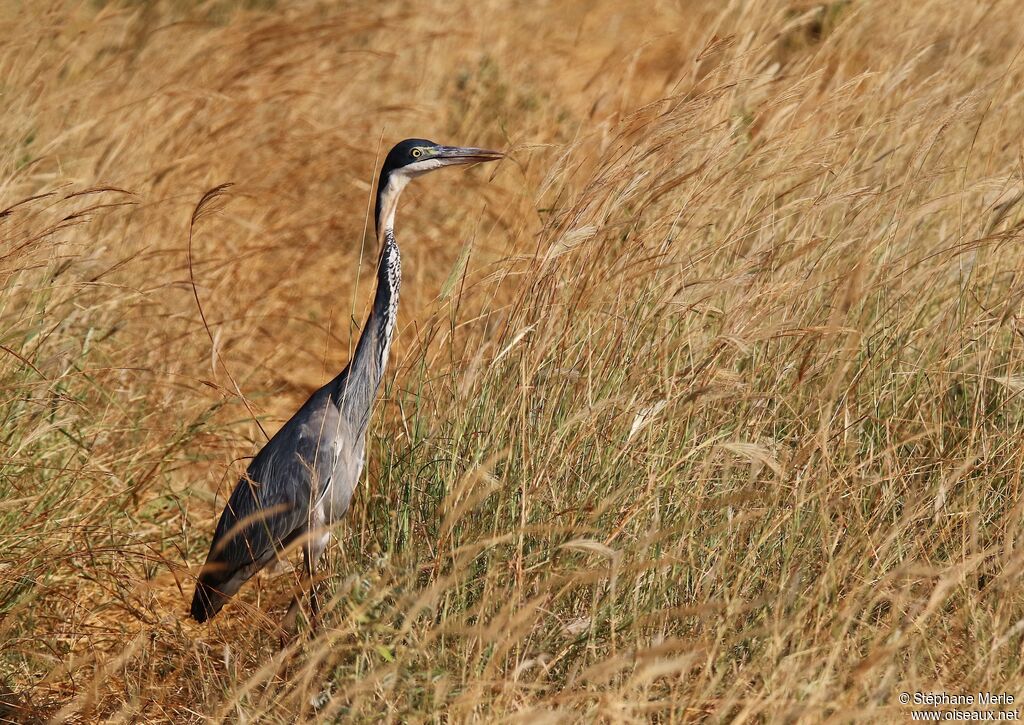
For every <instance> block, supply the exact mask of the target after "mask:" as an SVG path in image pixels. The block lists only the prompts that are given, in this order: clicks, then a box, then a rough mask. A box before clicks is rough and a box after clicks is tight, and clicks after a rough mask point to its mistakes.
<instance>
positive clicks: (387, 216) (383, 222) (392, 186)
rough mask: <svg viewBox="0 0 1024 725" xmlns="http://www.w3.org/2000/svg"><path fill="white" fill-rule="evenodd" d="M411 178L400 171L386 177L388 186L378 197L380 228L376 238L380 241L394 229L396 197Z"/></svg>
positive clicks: (396, 207) (396, 206)
mask: <svg viewBox="0 0 1024 725" xmlns="http://www.w3.org/2000/svg"><path fill="white" fill-rule="evenodd" d="M411 178H412V177H411V176H409V175H408V174H406V173H403V172H402V171H401V170H399V171H395V172H394V173H392V174H391V175H390V176H389V177H388V184H387V186H385V187H384V191H383V192H381V195H380V227H379V228H378V229H377V236H378V238H379V239H380V241H383V240H384V237H385V236H386V234H387V232H390V231H391V230H393V229H394V228H395V210H396V209H398V197H399V196H401V195H402V190H403V189H404V188H405V185H406V184H408V183H409V181H410V179H411Z"/></svg>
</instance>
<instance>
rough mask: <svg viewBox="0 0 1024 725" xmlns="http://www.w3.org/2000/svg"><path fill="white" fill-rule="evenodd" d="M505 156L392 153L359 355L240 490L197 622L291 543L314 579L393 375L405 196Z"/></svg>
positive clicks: (228, 509)
mask: <svg viewBox="0 0 1024 725" xmlns="http://www.w3.org/2000/svg"><path fill="white" fill-rule="evenodd" d="M435 149H436V150H435ZM456 152H458V154H461V155H457V153H456ZM445 154H447V155H445ZM424 157H426V158H424ZM499 157H500V154H497V153H495V152H486V151H483V150H481V149H458V148H451V147H444V146H437V145H436V144H432V143H431V142H429V141H422V140H419V139H410V140H408V141H403V142H402V143H400V144H398V145H397V146H396V147H395V148H394V149H392V151H391V153H390V154H389V155H388V158H387V159H386V160H385V164H384V167H383V169H382V171H381V177H380V180H379V182H378V196H377V208H376V228H377V234H378V239H379V241H380V243H381V253H380V258H379V260H378V265H377V287H376V292H375V294H374V299H373V307H372V309H371V311H370V314H369V317H368V318H367V320H366V324H365V325H364V327H363V331H362V334H361V335H360V338H359V342H358V344H357V345H356V349H355V352H354V353H353V355H352V359H351V361H350V362H349V364H348V366H346V368H345V369H344V370H343V371H342V373H341V374H340V375H338V376H337V377H336V378H335V379H334V380H332V381H330V382H329V383H327V384H326V385H324V386H323V387H322V388H320V389H319V390H317V391H316V392H315V393H313V395H311V396H310V398H309V399H308V400H307V401H306V402H305V404H304V405H303V406H302V407H301V408H300V409H299V410H298V412H296V413H295V415H293V416H292V417H291V418H290V419H289V420H288V421H287V422H286V423H285V424H284V425H283V426H282V427H281V429H280V430H278V432H277V433H276V434H275V435H274V436H273V437H272V438H271V439H270V441H268V442H267V444H266V445H265V446H264V447H263V448H262V450H260V452H259V453H258V454H257V455H256V457H255V458H254V459H253V460H252V462H251V463H250V464H249V467H248V469H247V470H246V473H245V475H243V476H242V477H241V479H240V480H239V481H238V483H237V484H236V486H235V488H234V490H233V491H232V493H231V497H230V498H229V499H228V502H227V504H226V505H225V507H224V512H223V513H222V514H221V518H220V521H219V522H218V524H217V529H216V532H215V533H214V536H213V542H212V543H211V545H210V553H209V555H208V556H207V559H206V564H205V565H204V566H203V570H202V572H201V573H200V575H199V578H198V581H197V583H196V591H195V595H194V597H193V599H192V610H191V614H192V616H193V618H195V619H196V620H198V621H200V622H203V621H206V620H207V619H209V618H210V617H212V616H213V615H214V614H216V613H217V612H218V611H219V610H220V609H221V607H222V606H223V605H224V603H225V602H226V601H227V600H228V599H229V598H230V597H231V596H233V595H234V594H235V592H237V591H238V589H239V587H241V586H242V584H244V583H245V582H246V581H247V580H249V579H250V578H251V577H252V576H253V575H254V574H256V573H257V572H258V571H259V570H260V569H262V568H263V567H265V566H267V565H268V564H270V563H271V562H272V561H274V560H275V559H276V558H277V556H278V555H279V554H280V552H281V551H282V550H284V549H285V548H287V547H289V546H290V545H292V544H293V543H301V546H302V549H303V552H304V555H305V565H306V570H307V574H308V575H310V576H311V575H312V573H313V570H314V568H315V566H316V563H317V561H318V560H319V558H320V556H321V555H322V554H323V551H324V549H325V548H326V547H327V544H328V542H329V541H330V530H331V526H332V525H333V524H335V523H336V522H337V521H338V520H340V519H341V518H342V517H343V516H344V515H345V513H346V512H347V511H348V508H349V505H350V503H351V501H352V494H353V492H354V490H355V487H356V484H357V482H358V481H359V477H360V475H361V474H362V470H363V464H364V461H365V458H366V430H367V427H368V425H369V422H370V417H371V414H372V412H373V405H374V401H375V399H376V397H377V393H378V391H379V389H380V384H381V380H382V379H383V376H384V372H385V369H386V367H387V361H388V354H389V351H390V346H391V339H392V336H393V334H394V329H395V322H396V319H397V315H398V296H399V287H400V286H401V274H402V273H401V254H400V252H399V249H398V244H397V242H396V241H395V236H394V233H393V222H394V216H395V208H396V204H397V200H398V196H399V194H400V193H401V191H402V189H403V188H404V187H405V185H406V183H408V181H409V180H410V179H411V178H413V177H415V176H418V175H420V174H422V173H426V172H427V171H430V170H433V169H435V168H440V167H441V166H444V165H448V164H450V163H469V162H472V161H485V160H492V159H495V158H499ZM442 161H444V163H442ZM297 605H298V599H296V600H295V601H293V603H292V608H290V609H289V613H288V615H287V616H286V620H289V619H292V620H293V618H294V612H295V610H296V608H297Z"/></svg>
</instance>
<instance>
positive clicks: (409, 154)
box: [381, 138, 504, 178]
mask: <svg viewBox="0 0 1024 725" xmlns="http://www.w3.org/2000/svg"><path fill="white" fill-rule="evenodd" d="M503 156H504V154H502V153H499V152H498V151H488V150H487V149H478V148H472V147H469V146H442V145H441V144H438V143H434V142H433V141H427V140H426V139H422V138H407V139H406V140H405V141H401V142H399V143H398V144H396V145H395V147H394V148H393V149H391V151H390V152H389V153H388V155H387V158H385V159H384V166H383V168H382V169H381V175H382V176H384V175H388V176H391V175H394V174H400V175H403V176H408V177H409V178H414V177H416V176H420V175H422V174H425V173H427V172H428V171H434V170H435V169H443V168H444V167H445V166H455V165H456V164H476V163H480V162H482V161H497V160H498V159H500V158H502V157H503Z"/></svg>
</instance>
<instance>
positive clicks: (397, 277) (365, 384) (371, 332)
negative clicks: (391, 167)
mask: <svg viewBox="0 0 1024 725" xmlns="http://www.w3.org/2000/svg"><path fill="white" fill-rule="evenodd" d="M382 237H383V245H382V247H381V253H380V258H379V260H378V263H377V289H376V292H375V293H374V296H373V308H372V309H371V310H370V315H369V317H367V318H366V324H365V325H363V332H362V334H361V335H360V336H359V342H358V343H357V344H356V350H355V353H354V354H353V355H352V360H351V361H350V362H349V365H348V367H347V368H345V371H344V372H342V374H341V375H339V376H338V378H336V379H335V381H334V390H333V391H332V397H334V398H335V400H336V402H337V403H338V404H339V405H340V406H341V407H342V408H343V410H344V413H345V417H346V418H347V419H348V420H350V421H352V422H353V423H354V424H355V426H356V433H357V434H362V433H363V432H365V431H366V427H367V425H368V424H369V422H370V414H371V413H372V412H373V402H374V400H375V399H376V396H377V391H378V390H379V389H380V383H381V380H382V379H383V378H384V371H385V369H386V368H387V363H388V355H389V353H390V351H391V339H392V337H393V336H394V331H395V322H396V320H397V319H398V293H399V288H400V287H401V284H402V257H401V254H400V252H399V249H398V243H397V242H396V241H395V235H394V233H393V232H392V230H391V229H390V228H386V229H385V230H384V233H383V235H382Z"/></svg>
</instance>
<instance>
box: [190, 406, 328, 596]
mask: <svg viewBox="0 0 1024 725" xmlns="http://www.w3.org/2000/svg"><path fill="white" fill-rule="evenodd" d="M339 433H340V430H339V427H338V411H337V408H336V407H335V406H334V405H333V404H332V402H331V401H330V397H329V395H328V394H327V393H326V391H323V390H321V391H318V392H317V393H315V394H314V395H313V397H311V398H310V399H309V401H307V403H306V404H305V405H304V406H302V408H301V409H300V410H299V411H298V412H297V413H296V414H295V415H294V416H293V417H292V418H291V419H290V420H289V421H288V422H287V423H285V424H284V426H282V427H281V430H279V431H278V432H277V434H276V435H275V436H274V437H273V438H271V439H270V441H268V442H267V444H266V445H265V446H264V447H263V449H262V450H260V452H259V453H258V454H257V455H256V458H254V459H253V461H252V463H251V464H249V468H248V470H247V471H246V472H245V475H243V476H242V477H241V479H239V481H238V484H237V485H236V486H235V490H234V491H232V493H231V497H230V498H229V499H228V502H227V505H225V507H224V513H222V514H221V517H220V521H219V522H218V523H217V531H216V533H215V534H214V536H213V542H212V544H211V545H210V555H209V556H208V557H207V562H208V563H209V562H216V563H217V564H219V565H220V566H219V567H218V568H220V569H221V570H222V571H223V572H224V574H226V575H228V576H230V575H231V573H232V572H234V571H237V570H239V569H241V568H243V567H247V566H250V565H253V564H255V565H257V568H261V567H262V566H264V565H265V564H266V563H267V562H269V561H270V559H272V558H273V556H274V553H275V552H276V551H278V550H280V549H281V548H283V547H285V546H287V545H288V544H289V543H290V542H291V541H292V540H294V538H295V537H296V536H298V535H300V534H302V533H303V532H304V531H305V530H306V529H307V527H308V525H309V520H310V509H311V507H312V505H313V504H314V502H316V501H317V500H318V499H319V498H320V496H321V495H322V494H323V493H324V491H325V490H326V488H327V487H328V485H329V484H330V480H331V475H332V471H333V468H334V463H335V459H336V458H337V451H338V450H339V445H340V441H339V440H338V438H339V435H338V434H339Z"/></svg>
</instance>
